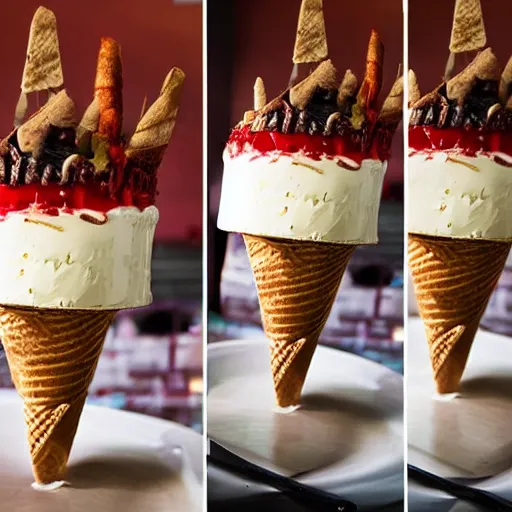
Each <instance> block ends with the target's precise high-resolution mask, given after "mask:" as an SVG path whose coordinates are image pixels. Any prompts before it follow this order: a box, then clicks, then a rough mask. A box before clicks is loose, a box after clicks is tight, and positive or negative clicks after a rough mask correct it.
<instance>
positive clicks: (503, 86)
mask: <svg viewBox="0 0 512 512" xmlns="http://www.w3.org/2000/svg"><path fill="white" fill-rule="evenodd" d="M511 94H512V57H510V59H508V62H507V65H506V66H505V69H504V70H503V73H502V74H501V80H500V101H501V104H502V105H506V104H507V100H508V99H509V97H510V95H511Z"/></svg>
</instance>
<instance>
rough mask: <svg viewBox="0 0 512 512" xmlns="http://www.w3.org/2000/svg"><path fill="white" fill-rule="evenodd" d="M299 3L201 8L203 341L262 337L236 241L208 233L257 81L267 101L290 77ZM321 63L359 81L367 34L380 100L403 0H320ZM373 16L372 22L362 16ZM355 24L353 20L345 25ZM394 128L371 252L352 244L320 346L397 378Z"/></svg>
mask: <svg viewBox="0 0 512 512" xmlns="http://www.w3.org/2000/svg"><path fill="white" fill-rule="evenodd" d="M300 3H301V2H300V0H288V1H286V2H275V0H258V1H255V0H252V1H248V0H244V1H240V0H238V1H237V0H216V1H215V2H209V4H208V13H207V16H208V36H207V37H208V155H207V159H208V188H209V216H208V255H209V257H208V287H209V290H208V293H209V295H208V308H209V322H208V340H209V341H210V342H215V341H220V340H227V339H240V338H256V337H261V336H263V333H262V329H261V323H260V314H259V307H258V299H257V294H256V287H255V284H254V281H253V278H252V273H251V268H250V264H249V260H248V257H247V255H246V252H245V247H244V244H243V240H242V238H241V236H240V235H237V234H229V235H228V234H227V233H224V232H222V231H220V230H218V229H217V228H216V220H217V213H218V204H219V197H220V186H221V179H222V152H223V149H224V145H225V143H226V141H227V138H228V136H229V133H230V129H231V128H232V127H233V126H234V125H235V124H236V123H237V122H238V121H239V120H240V119H241V118H242V116H243V113H244V111H245V110H248V109H249V108H252V104H253V84H254V81H255V79H256V77H257V76H261V77H262V78H263V81H264V83H265V87H266V91H267V95H268V97H269V98H272V97H275V96H277V95H278V94H279V92H281V91H282V90H283V89H284V88H286V85H287V84H288V80H289V78H290V73H291V71H292V54H293V46H294V41H295V31H296V27H297V19H298V14H299V9H300ZM323 4H324V12H325V21H326V31H327V38H328V45H329V54H330V55H329V56H330V58H331V59H332V61H333V64H334V65H335V66H336V68H337V69H338V72H339V74H340V77H341V76H342V74H343V73H344V71H345V70H346V69H347V68H350V69H352V70H353V71H354V73H355V74H356V76H358V77H359V79H361V78H362V77H363V75H364V68H365V59H366V51H367V45H368V39H369V36H370V30H371V29H372V28H375V29H377V31H378V32H379V34H380V36H381V38H382V41H383V43H384V46H385V59H384V60H385V62H384V84H383V89H382V93H381V101H383V99H384V97H385V96H386V95H387V93H388V91H389V89H390V88H391V86H392V84H393V82H394V80H395V78H396V75H397V71H398V66H399V64H400V63H401V62H402V53H403V47H402V19H403V18H402V2H401V1H400V0H393V1H387V2H382V0H365V2H360V3H358V2H350V3H345V4H343V7H342V8H341V7H340V2H339V0H324V2H323ZM368 12H371V13H372V16H371V18H370V17H369V16H367V13H368ZM355 20H357V22H353V21H355ZM401 129H402V128H401V126H400V127H399V129H398V131H397V133H396V135H395V139H394V143H393V149H392V151H393V156H392V158H391V161H390V162H389V167H388V171H387V174H386V180H385V185H384V192H383V198H382V204H381V214H380V225H379V238H380V243H379V245H377V246H366V247H359V248H358V249H357V250H356V252H355V254H354V256H353V257H352V260H351V262H350V264H349V267H348V270H347V272H346V273H345V276H344V279H343V282H342V285H341V287H340V290H339V293H338V297H337V299H336V303H335V305H334V307H333V310H332V313H331V315H330V317H329V320H328V322H327V325H326V327H325V329H324V331H323V333H322V336H321V340H320V341H321V343H325V344H328V345H331V346H333V347H337V348H340V349H343V350H349V351H351V352H355V353H357V354H360V355H363V356H364V357H368V358H370V359H373V360H375V361H378V362H380V363H383V364H385V365H388V366H389V367H390V368H392V369H394V370H396V371H398V372H402V370H403V363H402V355H403V138H402V133H401Z"/></svg>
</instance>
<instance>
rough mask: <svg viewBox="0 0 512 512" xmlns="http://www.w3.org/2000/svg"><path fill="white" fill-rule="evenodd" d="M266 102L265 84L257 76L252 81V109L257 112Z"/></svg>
mask: <svg viewBox="0 0 512 512" xmlns="http://www.w3.org/2000/svg"><path fill="white" fill-rule="evenodd" d="M266 104H267V94H266V93H265V84H264V83H263V80H262V79H261V78H260V77H258V78H256V82H255V83H254V110H255V111H256V112H257V111H258V110H260V109H262V108H263V107H264V106H265V105H266Z"/></svg>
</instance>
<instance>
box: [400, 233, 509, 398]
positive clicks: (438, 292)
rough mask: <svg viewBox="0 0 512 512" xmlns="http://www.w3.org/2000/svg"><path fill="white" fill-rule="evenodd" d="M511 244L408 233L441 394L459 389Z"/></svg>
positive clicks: (422, 313) (421, 311)
mask: <svg viewBox="0 0 512 512" xmlns="http://www.w3.org/2000/svg"><path fill="white" fill-rule="evenodd" d="M509 250H510V243H508V242H493V241H484V240H460V239H450V238H438V237H428V236H424V235H409V267H410V270H411V273H412V280H413V284H414V289H415V293H416V298H417V301H418V307H419V311H420V315H421V318H422V320H423V323H424V324H425V330H426V334H427V339H428V343H429V348H430V359H431V363H432V369H433V372H434V378H435V381H436V385H437V389H438V391H439V392H440V393H451V392H455V391H457V390H458V387H459V383H460V379H461V377H462V373H463V371H464V368H465V366H466V361H467V358H468V355H469V351H470V349H471V344H472V343H473V339H474V337H475V334H476V331H477V329H478V325H479V323H480V319H481V317H482V315H483V313H484V311H485V308H486V307H487V303H488V301H489V298H490V296H491V294H492V292H493V290H494V288H495V286H496V283H497V282H498V279H499V277H500V274H501V272H502V271H503V268H504V266H505V262H506V260H507V256H508V253H509Z"/></svg>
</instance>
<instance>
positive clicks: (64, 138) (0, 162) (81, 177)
mask: <svg viewBox="0 0 512 512" xmlns="http://www.w3.org/2000/svg"><path fill="white" fill-rule="evenodd" d="M6 144H7V147H8V152H7V153H6V154H4V155H3V156H0V185H10V186H13V187H14V186H18V185H31V184H35V183H41V185H50V184H60V185H72V184H74V183H84V184H85V183H88V182H91V181H107V180H108V176H104V177H101V176H98V177H97V176H95V172H94V165H92V164H91V162H90V161H89V160H87V159H86V158H85V156H83V155H77V158H76V159H75V160H74V161H73V162H72V163H71V164H70V165H69V169H68V172H67V175H66V176H64V179H63V175H62V174H63V173H62V168H63V164H64V161H65V160H66V159H67V158H68V157H69V156H71V155H75V154H77V152H78V150H77V147H76V145H75V130H74V128H58V127H56V126H51V127H50V130H49V133H48V135H47V137H46V139H45V141H44V143H43V145H42V147H41V151H40V154H38V156H37V157H36V156H34V155H32V154H31V153H28V152H23V151H22V150H21V149H20V146H19V142H18V138H17V132H15V133H14V134H12V135H11V136H10V137H9V139H8V141H7V142H6Z"/></svg>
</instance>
